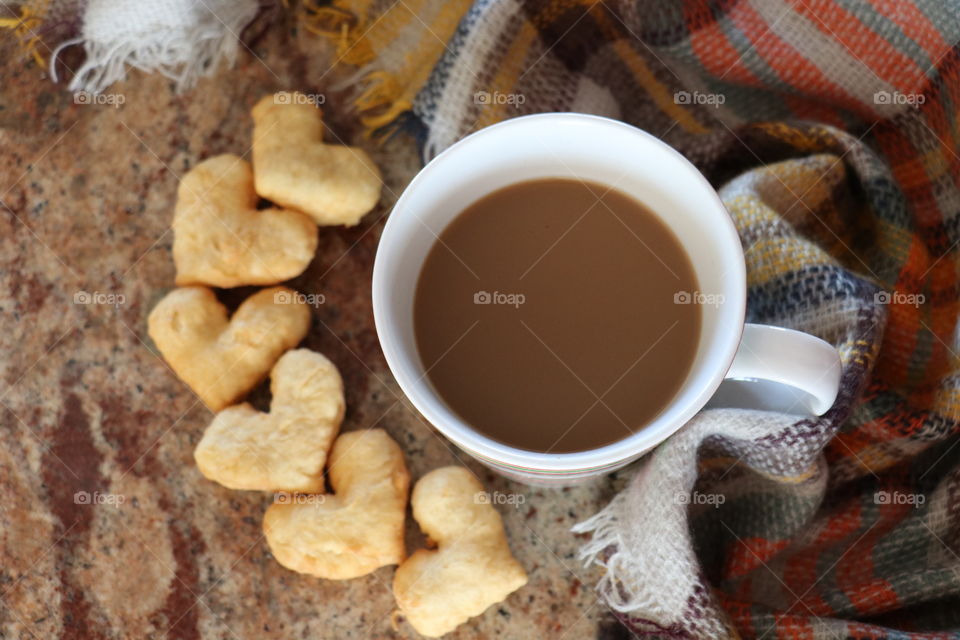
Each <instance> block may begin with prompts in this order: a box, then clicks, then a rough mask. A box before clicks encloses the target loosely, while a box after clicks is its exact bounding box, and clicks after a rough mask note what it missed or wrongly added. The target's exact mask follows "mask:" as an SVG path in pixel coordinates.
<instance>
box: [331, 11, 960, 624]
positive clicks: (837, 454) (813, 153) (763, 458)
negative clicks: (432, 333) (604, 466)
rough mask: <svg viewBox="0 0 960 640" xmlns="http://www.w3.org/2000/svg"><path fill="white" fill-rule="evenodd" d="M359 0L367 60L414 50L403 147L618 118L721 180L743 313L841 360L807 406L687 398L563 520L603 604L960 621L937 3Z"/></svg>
mask: <svg viewBox="0 0 960 640" xmlns="http://www.w3.org/2000/svg"><path fill="white" fill-rule="evenodd" d="M337 4H338V5H340V6H341V7H347V6H348V5H350V4H351V3H349V2H339V3H337ZM400 4H401V5H405V3H400ZM361 5H362V6H361ZM361 5H358V6H356V7H355V9H357V10H358V11H359V12H360V13H361V14H364V15H366V17H365V18H364V21H365V22H366V23H367V24H371V23H374V22H375V21H376V20H377V19H380V20H383V21H388V22H390V23H391V26H390V29H389V33H381V37H380V39H379V40H371V41H370V42H369V43H368V44H370V46H372V47H373V48H374V50H375V51H374V53H376V50H377V48H378V47H379V46H381V45H379V44H378V43H381V42H382V43H386V44H383V45H382V46H383V47H384V48H386V47H388V46H389V43H391V42H397V41H398V40H397V39H398V37H399V34H401V33H402V34H404V36H403V37H404V40H405V42H406V46H405V48H404V53H403V55H402V57H401V59H402V62H397V61H394V62H392V63H391V62H390V61H389V60H385V59H384V58H385V57H387V58H388V57H389V56H384V57H381V58H379V59H378V60H379V62H378V63H375V66H374V68H378V67H377V66H376V65H377V64H379V68H381V69H382V68H383V67H384V65H390V64H393V65H394V66H395V67H400V66H402V65H406V68H407V69H411V68H418V67H417V65H418V64H419V65H421V66H422V65H431V66H432V72H431V73H430V75H429V80H428V81H427V82H426V84H425V85H423V87H422V88H421V89H420V91H419V93H418V94H417V97H416V99H415V100H414V102H413V113H414V114H415V116H416V118H415V119H412V118H409V117H408V118H406V119H404V120H402V121H403V122H405V123H407V124H410V123H411V122H414V123H415V124H418V125H419V128H418V129H415V130H416V131H417V133H418V135H420V136H421V141H422V147H423V151H424V156H425V159H429V157H431V156H433V155H435V154H436V153H438V152H439V151H441V150H442V149H444V148H445V147H447V146H448V145H450V144H451V143H453V142H455V141H456V140H457V139H459V138H460V137H462V136H463V135H465V134H467V133H469V132H471V131H474V130H477V129H480V128H482V127H484V126H486V125H489V124H492V123H495V122H497V121H499V120H503V119H505V118H510V117H514V116H518V115H521V114H527V113H536V112H541V111H566V110H570V111H583V112H590V113H595V114H601V115H606V116H610V117H613V118H618V119H622V120H625V121H626V122H629V123H631V124H634V125H636V126H638V127H641V128H643V129H645V130H647V131H649V132H651V133H653V134H654V135H657V136H659V137H660V138H662V139H663V140H665V141H667V142H668V143H670V144H671V145H673V146H674V147H676V148H677V149H679V150H680V151H681V152H683V153H684V154H685V155H686V156H687V157H688V158H690V159H691V160H692V161H693V162H694V163H695V164H696V165H697V166H698V167H699V168H700V169H701V170H702V171H703V172H704V173H705V174H706V175H707V177H708V178H709V179H710V180H711V181H712V182H713V183H714V184H715V185H716V187H717V189H718V190H719V191H720V193H721V195H722V198H723V200H724V202H725V203H726V205H727V207H728V209H729V210H730V214H731V215H732V216H733V218H734V220H735V222H736V225H737V228H738V229H739V232H740V237H741V241H742V243H743V247H744V250H745V253H746V262H747V271H748V287H749V298H748V310H747V313H748V320H749V321H751V322H761V323H770V324H775V325H779V326H783V327H791V328H794V329H799V330H801V331H806V332H809V333H812V334H814V335H817V336H819V337H821V338H823V339H825V340H827V341H829V342H831V343H832V344H834V345H836V346H837V348H838V349H839V351H840V353H841V355H842V360H843V376H842V387H841V390H840V395H839V398H838V400H837V402H836V405H835V406H834V408H833V409H832V410H831V411H829V412H828V413H827V414H826V415H824V416H822V417H821V418H818V419H799V418H797V417H796V416H791V415H788V414H786V413H784V414H779V413H773V412H763V411H747V410H734V409H711V410H707V411H703V412H702V413H701V414H700V415H699V416H698V417H696V418H695V419H694V420H693V421H691V423H690V424H688V425H687V426H686V427H685V428H684V429H683V430H681V431H680V432H679V433H678V434H676V435H675V436H674V437H673V438H671V439H670V440H668V441H667V442H666V443H664V444H663V445H662V446H660V447H659V448H658V449H657V450H656V451H654V452H653V453H652V454H651V455H648V456H647V457H646V458H645V459H644V460H643V461H642V463H641V464H640V468H639V470H638V472H637V474H636V477H635V478H634V479H633V480H632V482H631V483H630V484H629V487H628V488H627V489H626V490H625V491H624V492H623V493H621V494H620V495H618V496H617V497H616V498H615V499H614V500H613V502H612V503H611V504H610V505H609V506H607V507H606V508H605V509H604V510H603V511H602V512H600V513H599V514H597V515H596V516H595V517H594V518H592V519H590V520H589V521H587V522H585V523H582V524H581V525H579V526H578V528H577V530H578V531H579V532H581V533H589V534H591V535H590V536H588V537H586V539H587V540H588V542H586V543H585V545H584V548H583V555H584V558H585V559H586V560H587V561H589V562H596V563H599V564H600V565H602V566H603V567H604V569H605V571H604V574H603V575H604V577H603V579H602V580H601V582H600V584H599V589H600V591H601V593H602V594H603V597H604V599H605V600H606V601H607V602H608V603H609V604H610V605H611V607H613V609H614V610H615V611H616V612H617V613H618V615H619V616H620V618H621V620H622V621H623V622H624V623H625V624H626V625H627V626H629V627H630V628H631V629H632V630H633V631H634V632H635V633H637V634H638V635H640V636H642V637H670V638H726V637H744V638H768V639H769V638H908V637H915V638H920V637H923V638H940V637H944V638H946V637H960V446H957V443H958V433H957V427H958V418H960V392H958V380H960V378H958V358H957V351H958V335H957V312H958V286H957V283H958V266H960V265H958V260H957V258H958V253H957V243H958V241H960V227H958V222H960V185H958V180H960V177H958V176H960V157H958V136H960V123H958V109H960V69H958V65H960V49H958V48H957V42H958V39H960V5H958V3H957V2H956V0H917V1H914V2H908V1H893V0H868V1H857V2H854V1H852V0H740V1H733V0H724V1H715V2H707V1H705V0H704V1H691V2H654V1H652V0H651V1H633V2H626V1H624V2H618V1H616V0H604V1H602V2H597V1H593V0H582V1H574V0H551V1H547V0H538V1H535V0H529V1H526V2H522V1H520V0H496V1H488V0H480V1H478V2H476V3H474V4H473V5H472V6H471V7H470V8H469V9H468V10H467V11H466V12H465V13H464V15H463V17H462V19H461V20H460V22H459V26H458V27H457V29H456V30H455V31H453V32H452V33H451V34H450V35H449V37H447V35H446V33H445V32H440V33H438V32H437V31H436V30H432V29H430V28H424V26H426V25H425V23H427V24H429V23H430V19H429V17H428V19H427V20H419V19H416V16H414V17H411V16H410V15H409V13H410V11H409V10H408V9H401V8H398V7H397V5H394V4H392V3H390V2H372V3H371V2H364V3H361ZM398 12H402V13H398ZM417 33H419V34H420V35H419V36H417V35H416V34H417ZM361 40H362V38H359V34H356V36H355V38H354V40H353V41H352V44H351V45H350V46H355V45H356V43H357V42H359V41H361ZM438 40H442V41H443V42H444V49H443V50H440V51H439V59H437V55H438V53H437V52H438V49H437V46H436V45H437V41H438ZM421 52H422V53H421ZM418 73H420V74H421V75H422V71H418ZM405 77H407V78H410V77H413V76H412V75H411V74H409V73H408V74H407V75H406V76H405ZM418 77H419V76H418ZM381 80H382V79H381ZM361 106H363V105H361ZM395 115H396V110H394V111H393V112H391V116H395ZM558 135H562V132H558Z"/></svg>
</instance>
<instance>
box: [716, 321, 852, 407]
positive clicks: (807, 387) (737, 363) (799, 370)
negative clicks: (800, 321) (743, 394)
mask: <svg viewBox="0 0 960 640" xmlns="http://www.w3.org/2000/svg"><path fill="white" fill-rule="evenodd" d="M840 370H841V363H840V354H839V353H838V352H837V350H836V349H835V348H834V347H833V345H831V344H830V343H828V342H825V341H823V340H821V339H820V338H816V337H814V336H811V335H810V334H808V333H803V332H801V331H794V330H793V329H784V328H782V327H773V326H770V325H766V324H749V323H748V324H746V325H744V327H743V337H742V338H741V339H740V347H739V348H738V349H737V355H736V356H735V357H734V359H733V364H732V365H730V369H729V370H728V371H727V375H726V376H725V380H735V381H745V382H762V383H771V382H773V383H777V384H779V385H787V386H788V387H792V388H793V390H799V391H801V392H803V393H802V394H796V393H794V395H793V400H792V402H790V405H791V406H770V403H769V402H766V403H764V404H765V405H766V406H764V407H763V408H765V409H779V410H781V411H791V410H792V409H793V408H795V407H796V406H798V405H802V406H804V408H805V409H806V410H807V411H809V412H810V413H812V414H813V415H815V416H819V415H822V414H824V413H826V411H827V410H828V409H829V408H830V407H831V406H833V401H834V400H836V399H837V393H838V392H839V390H840ZM767 395H768V397H769V396H771V395H776V394H767ZM737 404H739V403H737ZM774 404H782V405H785V404H787V402H786V401H780V402H779V403H777V402H775V403H774Z"/></svg>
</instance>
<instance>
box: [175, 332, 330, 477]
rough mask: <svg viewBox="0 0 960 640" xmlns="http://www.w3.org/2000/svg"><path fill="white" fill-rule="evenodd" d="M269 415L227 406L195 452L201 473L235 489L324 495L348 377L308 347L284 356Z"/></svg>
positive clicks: (243, 406)
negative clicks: (327, 469) (328, 454)
mask: <svg viewBox="0 0 960 640" xmlns="http://www.w3.org/2000/svg"><path fill="white" fill-rule="evenodd" d="M270 391H271V393H272V395H273V400H272V402H271V403H270V413H261V412H260V411H257V410H256V409H254V408H253V407H251V406H250V405H249V404H247V403H243V404H240V405H235V406H232V407H227V408H226V409H224V410H223V411H221V412H220V413H218V414H217V415H216V417H215V418H214V419H213V422H212V423H211V424H210V426H209V427H207V430H206V432H205V433H204V434H203V438H202V439H201V440H200V444H198V445H197V448H196V450H195V451H194V452H193V456H194V458H195V459H196V461H197V466H198V467H199V468H200V472H201V473H202V474H203V475H204V476H206V477H207V478H209V479H210V480H213V481H215V482H219V483H220V484H222V485H223V486H225V487H228V488H230V489H253V490H260V491H291V492H296V491H302V492H306V493H323V490H324V480H323V467H324V465H325V463H326V461H327V452H328V451H329V450H330V445H332V444H333V439H334V438H335V437H336V435H337V432H338V431H339V430H340V422H341V421H342V420H343V411H344V400H343V380H342V379H341V378H340V372H339V371H337V367H336V366H334V364H333V363H332V362H330V361H329V360H327V359H326V358H325V357H324V356H322V355H320V354H319V353H315V352H313V351H310V350H309V349H297V350H295V351H288V352H287V353H285V354H284V355H283V356H282V357H281V358H280V359H279V360H278V361H277V364H276V365H274V367H273V370H272V371H271V372H270Z"/></svg>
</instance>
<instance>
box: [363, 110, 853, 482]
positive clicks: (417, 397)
mask: <svg viewBox="0 0 960 640" xmlns="http://www.w3.org/2000/svg"><path fill="white" fill-rule="evenodd" d="M548 177H568V178H574V179H580V180H583V181H589V182H596V183H600V184H604V185H607V186H611V187H613V188H615V189H617V190H619V191H621V192H623V193H626V194H627V195H630V196H633V197H634V198H636V199H637V200H639V201H640V202H643V203H644V204H646V205H647V206H648V207H649V209H650V210H651V211H653V212H654V213H656V214H657V215H658V216H660V217H661V219H662V220H663V221H664V222H665V223H666V224H667V225H668V226H669V227H670V229H671V230H672V231H673V232H674V234H676V236H677V238H679V239H680V241H681V243H682V244H683V246H684V247H685V249H686V251H687V254H688V255H689V256H690V258H691V261H692V262H693V266H694V270H695V272H696V275H697V280H698V282H699V285H700V292H703V294H707V295H710V296H712V298H711V299H712V300H713V301H718V300H720V301H722V303H720V304H703V305H701V308H702V313H703V316H702V331H701V335H700V344H699V347H698V349H697V352H696V356H695V359H694V363H693V365H692V367H691V369H690V373H689V374H688V376H687V379H686V381H685V382H684V383H683V385H682V387H681V388H680V390H679V391H678V392H677V394H676V395H675V397H674V398H673V400H672V401H671V402H670V403H669V404H668V405H667V406H666V407H665V408H664V409H663V410H662V411H661V412H660V414H659V415H657V417H656V418H654V419H653V420H652V421H651V422H649V423H648V424H647V425H645V426H643V427H642V428H639V429H637V430H636V432H634V433H633V434H632V435H630V436H628V437H626V438H624V439H623V440H620V441H618V442H614V443H612V444H608V445H606V446H603V447H600V448H597V449H591V450H589V451H580V452H576V453H539V452H533V451H526V450H522V449H516V448H514V447H510V446H508V445H506V444H503V443H501V442H498V441H496V440H493V439H491V438H488V437H487V436H485V435H483V434H482V433H480V432H478V431H476V430H475V429H473V428H472V427H471V426H470V425H469V424H467V423H466V422H465V421H464V420H463V419H462V418H460V417H459V416H458V415H457V414H456V413H455V412H454V411H453V410H451V408H450V407H448V406H447V404H446V403H445V402H444V400H443V398H441V397H440V396H439V395H438V394H437V392H436V391H435V390H434V388H433V386H432V385H431V384H430V381H429V379H428V378H427V376H426V373H425V370H424V366H423V363H422V362H421V360H420V355H419V353H418V351H417V346H416V340H415V336H414V329H413V298H414V292H415V290H416V285H417V280H418V278H419V275H420V270H421V267H422V265H423V262H424V260H425V258H426V256H427V254H428V252H429V251H430V249H431V248H432V247H433V245H434V242H435V241H436V238H437V236H438V235H439V234H440V233H441V232H442V231H443V229H444V228H445V227H446V226H447V224H449V223H450V222H451V221H452V220H453V219H454V218H455V217H456V216H457V215H458V214H459V213H460V212H462V211H463V210H464V209H465V208H466V207H468V206H469V205H470V204H472V203H473V202H476V201H477V200H478V199H480V198H482V197H483V196H485V195H487V194H489V193H491V192H492V191H496V190H498V189H500V188H502V187H506V186H507V185H510V184H513V183H516V182H521V181H524V180H532V179H537V178H548ZM700 292H688V293H689V294H690V296H691V297H692V298H693V297H694V296H698V295H701V293H700ZM692 301H693V302H697V301H698V300H696V299H694V300H692ZM745 304H746V271H745V267H744V259H743V249H742V247H741V245H740V239H739V237H738V235H737V232H736V229H735V228H734V226H733V222H732V221H731V219H730V215H729V214H728V213H727V211H726V209H725V208H724V206H723V203H722V202H721V201H720V198H719V196H718V195H717V193H716V191H714V189H713V187H711V186H710V184H709V183H708V182H707V180H706V179H705V178H704V177H703V175H702V174H701V173H700V172H699V171H698V170H697V169H696V168H695V167H694V166H693V165H692V164H690V162H688V161H687V160H686V158H684V157H683V156H682V155H680V153H678V152H677V151H676V150H674V149H673V148H672V147H670V146H669V145H667V144H665V143H664V142H661V141H660V140H659V139H657V138H655V137H653V136H651V135H649V134H648V133H645V132H643V131H641V130H639V129H636V128H634V127H631V126H629V125H627V124H624V123H622V122H617V121H615V120H610V119H607V118H600V117H596V116H589V115H583V114H574V113H548V114H538V115H532V116H525V117H520V118H514V119H512V120H507V121H505V122H501V123H499V124H496V125H493V126H491V127H488V128H486V129H483V130H481V131H478V132H477V133H474V134H472V135H470V136H467V137H466V138H464V139H463V140H461V141H460V142H458V143H456V144H455V145H453V146H451V147H450V148H449V149H447V150H446V151H444V152H443V153H441V154H440V155H439V156H437V157H436V158H434V159H433V160H432V161H431V162H430V163H429V164H428V165H427V166H426V167H424V168H423V170H422V171H421V172H420V173H419V174H418V175H417V176H416V177H415V178H414V179H413V181H412V182H411V183H410V185H409V186H408V187H407V189H406V191H404V192H403V195H402V196H401V197H400V199H399V200H398V202H397V204H396V206H395V207H394V209H393V212H392V213H391V215H390V219H389V220H388V221H387V224H386V227H385V228H384V230H383V235H382V237H381V238H380V246H379V248H378V250H377V257H376V263H375V266H374V270H373V311H374V317H375V320H376V326H377V333H378V335H379V337H380V343H381V345H382V347H383V352H384V355H385V356H386V359H387V364H388V365H389V366H390V369H391V371H392V372H393V375H394V376H395V377H396V379H397V382H398V384H399V385H400V388H401V389H402V390H403V391H404V393H406V395H407V397H408V398H409V399H410V401H411V402H412V403H413V405H414V406H415V407H416V408H417V409H418V410H419V411H420V413H422V414H423V415H424V417H426V419H427V420H428V421H430V423H431V424H433V425H434V426H435V427H436V428H437V429H438V430H439V431H440V432H441V433H442V434H443V435H445V436H446V437H447V438H449V439H450V440H452V441H453V442H454V443H455V444H456V445H457V446H459V447H460V448H461V449H463V450H464V451H465V452H467V453H468V454H470V455H471V456H473V457H475V458H476V459H478V460H480V461H481V462H483V463H484V464H486V465H488V466H489V467H491V468H493V469H495V470H497V471H499V472H501V473H502V474H504V475H506V476H508V477H511V478H513V479H517V480H520V481H522V482H526V483H529V484H538V485H543V484H570V483H572V482H575V481H578V480H582V479H585V478H589V477H591V476H596V475H599V474H603V473H607V472H610V471H612V470H614V469H617V468H619V467H622V466H624V465H626V464H628V463H629V462H631V461H633V460H636V459H637V458H638V457H640V456H641V455H643V454H644V453H646V452H647V451H649V450H650V449H651V448H653V447H654V446H656V445H657V444H659V443H660V442H662V441H663V440H664V439H666V438H667V437H669V436H670V435H671V434H673V433H674V432H675V431H677V429H679V428H680V427H682V426H683V425H684V424H685V423H686V422H687V421H688V420H690V418H691V417H693V415H694V414H695V413H697V412H698V411H699V410H700V409H702V408H703V407H704V406H706V405H707V403H708V401H710V400H711V398H712V397H713V396H714V395H715V393H716V392H717V390H718V388H719V387H720V384H721V382H723V381H724V379H725V378H727V379H736V380H740V381H758V382H760V383H761V384H763V385H765V386H762V387H757V388H761V389H763V390H764V391H763V392H762V393H761V394H760V395H761V396H763V398H765V399H766V400H767V402H766V405H768V406H767V407H766V408H779V409H781V410H783V409H788V408H790V407H789V406H784V404H785V403H790V404H792V405H793V408H798V407H799V408H800V409H801V411H803V412H806V413H808V414H814V415H820V414H822V413H824V412H825V411H826V410H827V409H829V408H830V406H831V405H832V404H833V401H834V399H835V398H836V395H837V391H838V388H839V381H840V358H839V355H838V354H837V351H836V350H835V349H834V348H833V347H832V346H831V345H830V344H828V343H826V342H824V341H823V340H820V339H819V338H815V337H813V336H810V335H807V334H805V333H800V332H798V331H792V330H787V329H780V328H777V327H770V326H766V325H753V324H747V325H745V324H744V308H745ZM749 387H750V385H746V386H745V387H743V388H746V389H749ZM777 389H779V390H780V391H783V392H784V393H782V396H783V397H779V396H778V397H777V398H773V394H779V393H780V391H777ZM723 395H724V396H725V397H724V401H725V403H726V404H727V405H729V404H731V403H733V404H736V403H738V402H739V401H740V400H741V399H742V400H743V402H744V404H747V405H749V406H753V404H754V403H753V401H752V400H750V399H749V398H748V397H747V396H749V395H750V394H749V391H746V392H745V391H743V390H742V389H741V390H736V389H732V390H728V391H727V393H725V394H723ZM754 395H756V394H754ZM771 398H773V400H771ZM714 402H716V399H715V400H714ZM770 405H773V406H770Z"/></svg>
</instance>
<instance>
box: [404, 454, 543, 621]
mask: <svg viewBox="0 0 960 640" xmlns="http://www.w3.org/2000/svg"><path fill="white" fill-rule="evenodd" d="M486 495H487V494H486V493H484V490H483V485H481V484H480V482H479V481H478V480H477V479H476V478H475V477H474V476H473V474H472V473H470V472H469V471H468V470H467V469H465V468H463V467H442V468H440V469H435V470H433V471H431V472H430V473H428V474H427V475H425V476H423V477H422V478H420V480H419V481H418V482H417V484H416V486H415V487H414V489H413V497H412V498H411V505H412V506H413V517H414V519H416V521H417V522H418V523H419V524H420V528H421V529H423V532H424V533H426V534H427V536H429V538H430V540H432V541H434V542H435V543H436V544H437V549H436V550H434V551H428V550H425V549H421V550H419V551H417V552H415V553H414V554H413V555H411V556H410V557H409V558H408V559H407V560H406V561H405V562H404V563H403V564H401V565H400V566H399V567H398V568H397V573H396V575H395V576H394V580H393V594H394V596H395V597H396V599H397V604H398V605H399V607H400V612H401V613H402V614H403V616H404V617H405V618H406V619H407V620H409V621H410V624H412V625H413V627H414V628H415V629H416V630H417V631H418V632H420V633H421V634H423V635H425V636H429V637H437V636H442V635H443V634H445V633H449V632H450V631H453V630H454V629H455V628H456V627H457V626H458V625H460V624H462V623H464V622H466V621H467V620H469V619H470V618H471V617H473V616H476V615H479V614H481V613H483V612H484V611H485V610H486V609H487V607H489V606H490V605H493V604H496V603H497V602H500V601H501V600H503V599H505V598H506V597H507V596H508V595H510V593H512V592H513V591H516V590H517V589H519V588H520V587H522V586H523V585H525V584H526V583H527V574H526V572H525V571H524V570H523V567H521V566H520V564H519V563H518V562H517V561H516V560H515V559H514V558H513V555H512V554H511V553H510V547H509V546H508V545H507V536H506V533H505V532H504V530H503V522H502V521H501V520H500V514H498V513H497V511H496V509H494V508H493V506H492V505H490V504H489V500H488V499H485V498H486Z"/></svg>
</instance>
